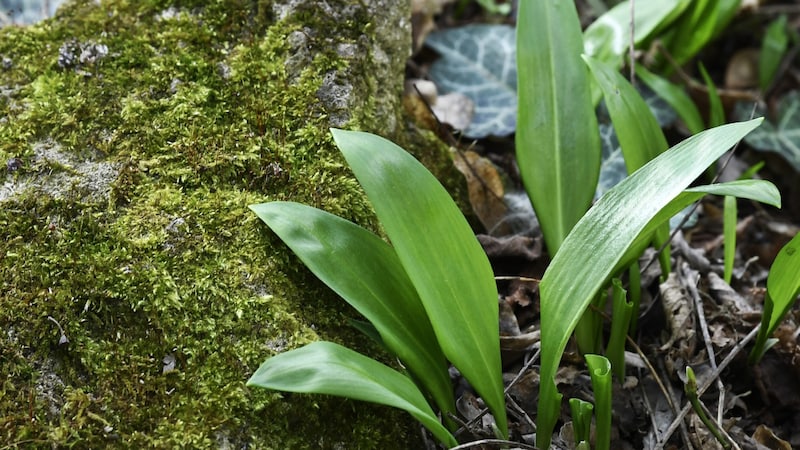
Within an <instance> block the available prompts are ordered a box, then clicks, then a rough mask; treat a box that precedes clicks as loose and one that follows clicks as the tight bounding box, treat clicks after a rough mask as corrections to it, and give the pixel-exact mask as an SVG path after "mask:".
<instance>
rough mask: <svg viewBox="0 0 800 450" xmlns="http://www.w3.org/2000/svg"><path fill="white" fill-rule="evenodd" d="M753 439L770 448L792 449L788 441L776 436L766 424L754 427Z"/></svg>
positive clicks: (779, 449) (774, 449)
mask: <svg viewBox="0 0 800 450" xmlns="http://www.w3.org/2000/svg"><path fill="white" fill-rule="evenodd" d="M753 439H754V440H755V441H756V442H758V443H759V444H760V445H763V446H764V447H767V448H768V449H770V450H792V446H791V445H790V444H789V443H788V442H786V441H784V440H783V439H781V438H779V437H778V436H776V435H775V433H774V432H773V431H772V430H771V429H770V428H769V427H768V426H766V425H759V426H757V427H756V431H755V433H753Z"/></svg>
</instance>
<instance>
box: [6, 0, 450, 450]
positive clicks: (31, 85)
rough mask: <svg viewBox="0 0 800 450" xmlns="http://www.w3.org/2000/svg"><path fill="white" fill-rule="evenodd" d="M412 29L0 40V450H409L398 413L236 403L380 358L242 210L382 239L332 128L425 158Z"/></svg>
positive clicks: (239, 6) (217, 1) (139, 19)
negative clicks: (313, 357)
mask: <svg viewBox="0 0 800 450" xmlns="http://www.w3.org/2000/svg"><path fill="white" fill-rule="evenodd" d="M407 8H408V5H407V4H406V3H405V2H394V1H392V0H370V1H360V0H326V1H319V2H314V1H304V0H285V1H284V2H277V1H266V0H206V1H200V0H102V1H95V0H78V1H70V2H68V3H67V4H65V5H64V6H63V7H62V8H61V9H60V11H59V13H58V14H57V15H56V16H55V17H54V18H53V19H50V20H48V21H45V22H42V23H39V24H36V25H33V26H30V27H9V28H5V29H2V30H0V59H1V60H2V63H1V64H0V161H4V162H6V170H5V173H3V174H2V185H1V186H0V233H2V234H1V235H0V328H2V334H0V442H3V443H4V445H5V446H8V447H10V448H14V447H25V448H28V447H51V446H63V447H76V448H104V447H122V448H181V447H186V448H275V449H286V448H292V449H295V448H363V449H368V448H369V449H371V448H384V449H387V448H409V447H410V448H415V447H416V448H418V443H419V442H418V439H419V438H418V436H419V433H418V428H417V426H416V425H415V424H414V423H413V422H412V421H411V420H410V419H408V418H407V416H406V415H405V414H403V413H399V412H394V411H392V410H389V409H388V408H383V407H378V406H372V405H368V404H364V403H359V402H353V401H348V400H344V399H338V398H328V397H316V396H305V395H289V394H281V393H277V392H268V391H263V390H256V389H248V388H246V387H245V385H244V383H245V381H246V380H247V378H248V377H249V376H250V374H252V372H253V371H254V370H255V369H256V368H257V367H258V365H259V364H260V363H261V362H262V361H263V360H264V359H265V358H266V357H267V356H269V355H271V354H274V353H276V352H280V351H283V350H286V349H289V348H292V347H296V346H299V345H302V344H304V343H307V342H309V341H311V340H314V339H319V338H325V339H329V340H334V341H338V342H342V343H344V344H345V345H348V346H351V347H355V348H357V349H359V350H361V351H364V352H368V353H371V354H373V355H379V352H378V350H377V349H376V348H375V347H374V346H371V345H370V344H369V343H368V342H365V341H364V339H363V338H361V337H360V336H359V335H358V334H357V333H355V332H354V331H352V329H351V328H350V327H348V325H347V318H348V317H351V316H353V312H352V311H351V310H350V309H349V308H347V307H346V305H345V304H344V302H342V301H341V300H339V299H337V298H335V296H334V295H333V294H332V293H331V292H329V291H328V290H327V289H326V288H324V287H323V286H322V285H321V284H320V283H319V282H318V281H317V280H316V279H315V278H314V277H313V276H311V275H310V274H309V273H308V272H307V270H305V269H304V268H303V267H302V265H300V264H299V263H298V261H297V259H296V258H295V257H293V255H292V254H291V253H290V252H289V251H288V250H287V249H286V248H285V247H284V246H283V245H282V243H281V242H280V241H279V240H278V239H277V238H276V237H275V236H274V235H273V234H272V233H271V232H270V231H269V230H268V229H267V228H266V226H264V225H263V224H261V223H260V222H259V221H258V220H257V219H256V217H255V216H254V215H253V214H252V213H251V212H249V210H248V209H247V205H249V204H252V203H258V202H262V201H268V200H279V199H280V200H294V201H299V202H303V203H307V204H311V205H314V206H317V207H320V208H323V209H325V210H327V211H330V212H332V213H335V214H338V215H341V216H343V217H345V218H348V219H350V220H353V221H355V222H357V223H360V224H362V225H364V226H367V227H370V228H372V229H376V223H375V219H374V217H373V215H372V211H371V207H370V205H369V204H368V203H367V201H366V200H365V198H364V196H363V195H362V193H361V191H360V188H359V186H358V184H357V183H356V182H355V180H354V178H353V177H352V176H351V174H350V172H349V171H348V169H347V168H346V166H345V165H344V163H343V159H342V158H341V157H340V155H339V154H338V152H337V151H336V149H335V147H334V146H333V145H332V141H331V139H330V135H329V132H328V128H329V127H330V126H332V125H333V126H339V127H347V128H353V129H363V130H368V131H374V132H378V133H379V134H382V135H384V136H387V137H389V138H392V139H394V140H396V141H398V142H399V143H400V144H401V145H406V146H410V145H411V146H413V145H412V143H416V145H417V148H422V147H423V146H424V145H420V143H425V142H428V141H426V140H425V138H424V137H420V136H419V134H416V133H415V132H412V131H409V128H408V125H407V123H406V121H405V120H404V119H403V117H402V115H401V114H400V111H399V110H400V106H399V105H400V98H399V96H400V89H401V86H402V73H403V64H404V62H405V59H406V57H407V55H408V48H409V46H410V38H409V29H408V27H409V24H408V23H409V22H408V15H409V14H408V11H407ZM426 152H427V153H425V154H424V157H422V159H423V161H424V162H425V163H427V164H429V165H430V166H431V167H433V166H437V167H439V168H440V169H442V170H444V171H445V172H446V171H448V170H450V169H449V167H450V165H449V161H448V155H447V152H446V151H443V150H442V148H441V147H440V146H436V145H428V146H427V148H426ZM445 172H439V173H440V174H443V173H445ZM447 173H450V174H452V173H451V172H447Z"/></svg>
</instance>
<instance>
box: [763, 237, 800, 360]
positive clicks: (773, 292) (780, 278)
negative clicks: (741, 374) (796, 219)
mask: <svg viewBox="0 0 800 450" xmlns="http://www.w3.org/2000/svg"><path fill="white" fill-rule="evenodd" d="M798 295H800V234H796V235H795V236H794V238H792V240H791V241H789V242H788V243H787V244H786V245H784V246H783V247H782V248H781V251H780V252H778V256H776V257H775V261H774V262H773V263H772V267H770V269H769V277H768V278H767V298H766V299H765V301H764V311H763V313H762V316H761V329H760V330H758V336H757V337H756V343H755V346H754V348H753V352H752V353H751V361H755V360H757V359H760V358H761V356H762V355H763V353H764V351H766V343H767V340H768V339H767V338H768V337H769V336H770V335H771V334H772V333H773V332H775V329H777V328H778V325H779V324H780V323H781V321H782V320H783V318H784V316H786V313H787V312H788V311H789V308H791V307H792V305H794V302H795V301H796V300H797V296H798ZM754 355H757V357H755V358H754Z"/></svg>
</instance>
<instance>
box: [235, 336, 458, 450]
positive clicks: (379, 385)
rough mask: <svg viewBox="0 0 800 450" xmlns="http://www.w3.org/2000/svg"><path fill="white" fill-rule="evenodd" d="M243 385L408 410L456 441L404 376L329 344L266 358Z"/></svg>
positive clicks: (449, 442) (448, 440)
mask: <svg viewBox="0 0 800 450" xmlns="http://www.w3.org/2000/svg"><path fill="white" fill-rule="evenodd" d="M247 385H248V386H257V387H261V388H265V389H274V390H277V391H286V392H300V393H306V394H326V395H337V396H340V397H347V398H352V399H356V400H363V401H366V402H372V403H378V404H381V405H387V406H393V407H395V408H399V409H402V410H404V411H407V412H408V413H409V414H411V415H412V416H413V417H414V418H415V419H417V420H418V421H419V422H420V423H421V424H423V425H424V426H425V428H427V429H428V430H430V432H431V433H433V435H434V436H436V439H438V440H439V441H441V442H442V443H444V444H446V445H447V446H449V447H454V446H456V445H458V442H457V441H456V439H455V438H454V437H453V435H452V434H450V432H449V431H447V429H446V428H445V427H444V425H442V424H441V423H440V422H439V419H438V418H437V417H436V414H434V412H433V410H432V409H431V407H430V405H428V402H427V401H426V400H425V396H424V395H422V393H421V392H420V391H419V389H417V386H416V385H414V383H413V382H412V381H411V380H410V379H409V378H408V377H406V376H405V375H403V374H401V373H400V372H397V371H396V370H394V369H392V368H390V367H388V366H385V365H383V364H381V363H379V362H377V361H375V360H373V359H370V358H368V357H366V356H364V355H362V354H360V353H356V352H354V351H352V350H350V349H347V348H345V347H342V346H341V345H338V344H334V343H332V342H324V341H321V342H314V343H311V344H308V345H306V346H305V347H301V348H299V349H296V350H290V351H288V352H286V353H281V354H280V355H277V356H273V357H271V358H269V359H267V360H266V361H264V363H263V364H261V367H259V368H258V370H256V373H254V374H253V376H252V377H250V379H249V380H248V381H247Z"/></svg>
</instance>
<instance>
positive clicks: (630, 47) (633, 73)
mask: <svg viewBox="0 0 800 450" xmlns="http://www.w3.org/2000/svg"><path fill="white" fill-rule="evenodd" d="M635 3H636V2H635V1H634V0H631V30H630V31H631V34H630V39H629V40H628V60H629V61H628V65H630V79H631V85H632V86H634V87H636V70H635V69H636V65H635V62H636V61H635V59H636V55H635V49H634V35H635V31H636V26H635V23H636V20H635V15H634V12H635V8H634V4H635Z"/></svg>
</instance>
